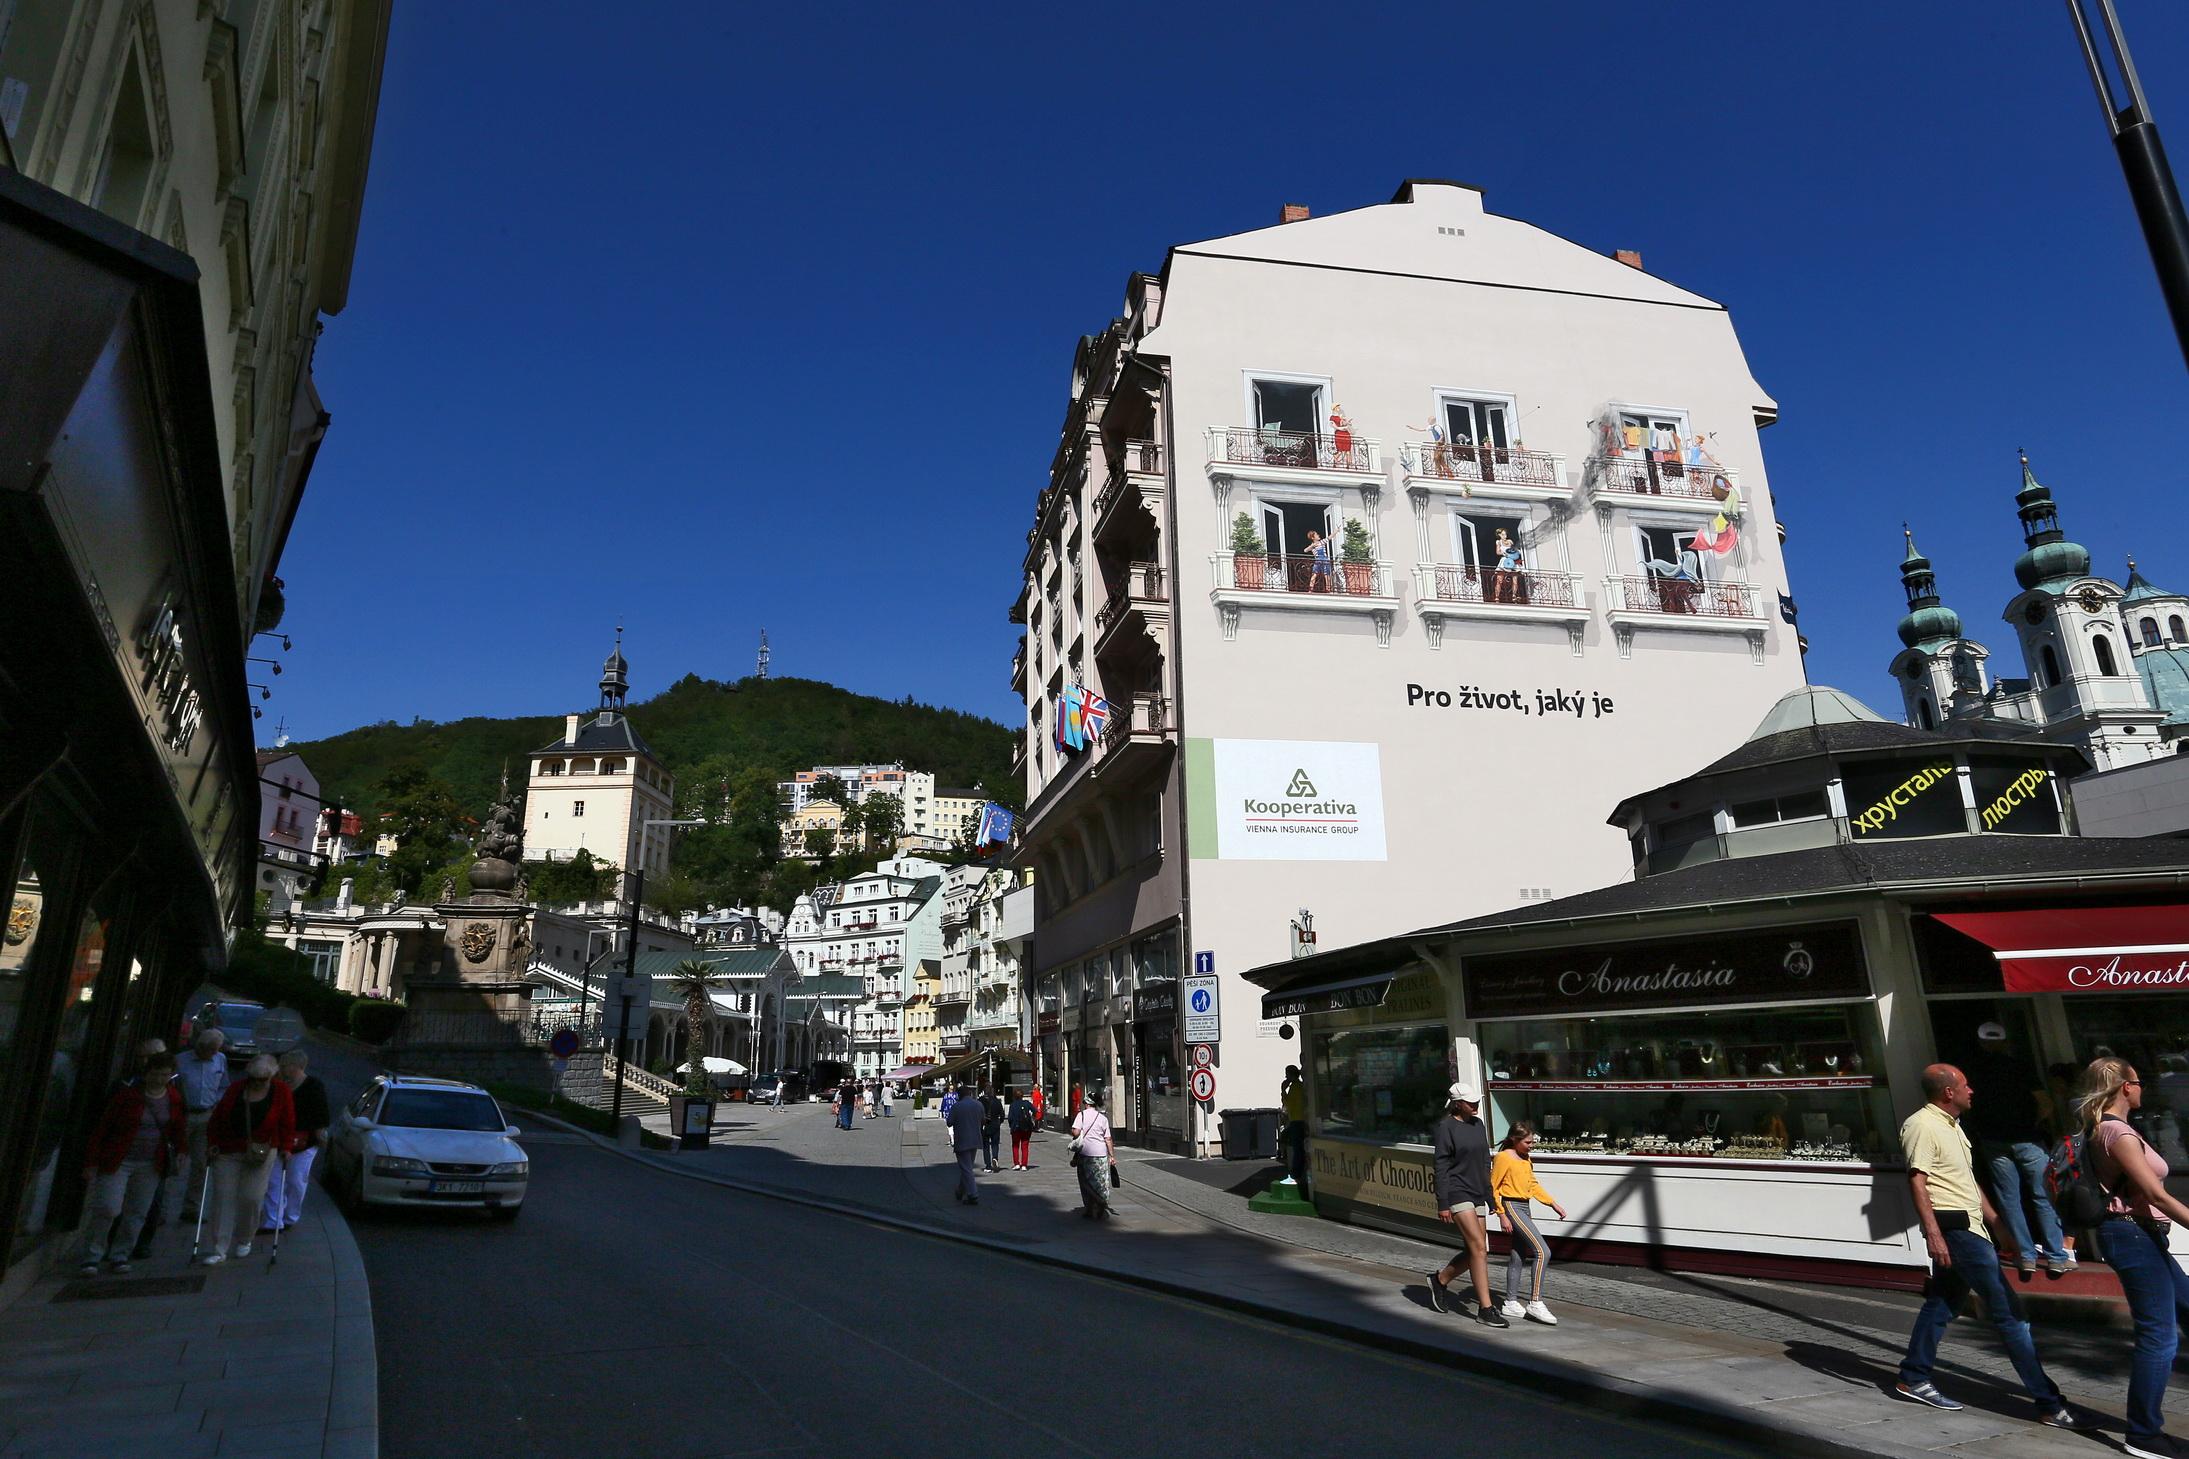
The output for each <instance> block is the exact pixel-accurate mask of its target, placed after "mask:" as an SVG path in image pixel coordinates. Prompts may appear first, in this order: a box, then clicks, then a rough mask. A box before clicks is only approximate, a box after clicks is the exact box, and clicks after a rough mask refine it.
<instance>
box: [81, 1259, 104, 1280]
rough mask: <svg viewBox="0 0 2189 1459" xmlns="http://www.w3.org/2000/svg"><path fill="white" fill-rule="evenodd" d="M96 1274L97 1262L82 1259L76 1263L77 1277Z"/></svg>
mask: <svg viewBox="0 0 2189 1459" xmlns="http://www.w3.org/2000/svg"><path fill="white" fill-rule="evenodd" d="M98 1274H99V1264H98V1263H97V1262H95V1261H83V1262H78V1263H77V1264H76V1275H77V1276H79V1277H95V1276H97V1275H98Z"/></svg>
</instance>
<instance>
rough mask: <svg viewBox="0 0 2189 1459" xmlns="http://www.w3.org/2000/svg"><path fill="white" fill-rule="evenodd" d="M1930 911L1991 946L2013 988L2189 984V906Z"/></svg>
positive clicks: (2148, 989)
mask: <svg viewBox="0 0 2189 1459" xmlns="http://www.w3.org/2000/svg"><path fill="white" fill-rule="evenodd" d="M1931 916H1932V918H1933V919H1935V920H1936V921H1938V922H1941V923H1943V924H1945V925H1946V926H1948V927H1951V928H1952V929H1953V930H1954V931H1956V932H1959V933H1961V934H1962V935H1963V936H1966V937H1973V938H1975V939H1976V940H1977V941H1978V942H1981V943H1983V944H1984V945H1985V946H1986V947H1988V948H1990V949H1991V951H1992V956H1993V957H1995V958H1997V959H1998V960H1999V973H2000V976H2001V977H2002V978H2004V979H2005V980H2006V987H2007V991H2008V992H2010V993H2168V992H2182V991H2185V990H2189V906H2185V905H2179V904H2177V905H2172V906H2159V907H2059V908H2047V909H2040V910H2036V911H2020V912H1933V913H1932V914H1931Z"/></svg>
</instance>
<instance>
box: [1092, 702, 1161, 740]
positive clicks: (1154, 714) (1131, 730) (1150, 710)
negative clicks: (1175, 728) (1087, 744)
mask: <svg viewBox="0 0 2189 1459" xmlns="http://www.w3.org/2000/svg"><path fill="white" fill-rule="evenodd" d="M1118 709H1122V710H1123V711H1124V712H1123V713H1118V712H1117V711H1116V710H1113V711H1112V712H1111V714H1110V718H1109V720H1108V722H1107V723H1105V724H1104V725H1103V726H1102V743H1103V745H1104V746H1105V747H1107V746H1110V745H1115V744H1121V743H1123V742H1124V741H1126V740H1128V739H1130V738H1132V737H1133V736H1134V735H1160V734H1164V733H1167V732H1168V731H1169V729H1170V727H1171V723H1170V717H1171V702H1170V700H1168V699H1166V698H1164V697H1163V696H1162V695H1160V694H1135V695H1133V696H1132V699H1131V700H1130V702H1129V703H1127V704H1124V705H1120V706H1118Z"/></svg>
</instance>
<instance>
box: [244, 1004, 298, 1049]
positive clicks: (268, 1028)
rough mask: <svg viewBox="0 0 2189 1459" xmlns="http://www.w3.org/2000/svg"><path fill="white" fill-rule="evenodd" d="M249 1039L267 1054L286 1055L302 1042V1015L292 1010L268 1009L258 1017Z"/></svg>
mask: <svg viewBox="0 0 2189 1459" xmlns="http://www.w3.org/2000/svg"><path fill="white" fill-rule="evenodd" d="M251 1037H252V1039H253V1040H254V1041H255V1042H256V1043H257V1044H258V1046H259V1047H260V1048H261V1049H263V1050H265V1051H266V1052H267V1053H269V1054H286V1053H287V1052H289V1050H291V1049H293V1048H295V1047H296V1046H297V1045H299V1044H301V1043H303V1042H304V1015H303V1014H301V1013H299V1012H297V1011H296V1010H295V1009H294V1008H269V1009H267V1010H266V1011H265V1012H264V1013H261V1014H260V1015H259V1016H258V1023H257V1024H256V1025H255V1026H254V1027H253V1028H252V1030H251Z"/></svg>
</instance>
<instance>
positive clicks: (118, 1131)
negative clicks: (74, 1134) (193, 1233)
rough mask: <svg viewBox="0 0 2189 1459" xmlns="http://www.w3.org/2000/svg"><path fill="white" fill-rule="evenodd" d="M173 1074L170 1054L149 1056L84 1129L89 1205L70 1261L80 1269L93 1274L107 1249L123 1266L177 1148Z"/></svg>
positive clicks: (178, 1105) (179, 1130)
mask: <svg viewBox="0 0 2189 1459" xmlns="http://www.w3.org/2000/svg"><path fill="white" fill-rule="evenodd" d="M174 1077H175V1056H174V1055H173V1054H169V1053H165V1052H162V1053H157V1054H152V1055H150V1056H148V1057H147V1058H146V1059H145V1061H144V1070H143V1073H142V1074H141V1075H140V1076H139V1077H138V1079H137V1082H136V1083H134V1084H124V1085H123V1086H122V1087H121V1088H119V1089H117V1090H115V1091H114V1093H113V1095H112V1096H111V1097H109V1098H108V1100H107V1102H106V1109H105V1110H104V1111H103V1112H101V1114H100V1115H99V1123H98V1126H97V1127H96V1128H95V1129H94V1130H93V1131H92V1132H91V1146H90V1148H89V1149H88V1150H86V1151H85V1152H84V1180H85V1181H86V1182H87V1183H88V1184H89V1185H90V1187H91V1198H90V1200H89V1202H88V1204H89V1206H90V1208H91V1210H90V1213H89V1216H88V1218H87V1220H86V1223H85V1227H84V1252H83V1258H82V1260H81V1261H80V1262H79V1263H78V1265H77V1268H76V1270H77V1271H79V1272H81V1273H82V1274H83V1275H84V1276H87V1277H90V1276H97V1275H98V1272H99V1263H100V1262H102V1261H104V1260H106V1255H107V1253H108V1252H110V1251H111V1252H114V1253H115V1257H114V1270H115V1271H117V1272H126V1271H128V1270H129V1249H130V1248H131V1247H132V1246H134V1245H135V1244H136V1241H137V1233H138V1232H139V1231H140V1230H142V1229H143V1227H144V1221H145V1217H146V1216H147V1215H148V1214H150V1212H151V1210H152V1202H153V1201H154V1200H155V1199H157V1198H158V1196H159V1191H160V1177H162V1176H164V1175H165V1174H167V1166H168V1162H169V1161H171V1160H175V1159H178V1158H179V1157H180V1156H181V1155H182V1134H183V1109H182V1091H181V1090H179V1089H177V1088H176V1087H175V1086H174V1084H173V1083H172V1082H171V1081H172V1080H173V1079H174Z"/></svg>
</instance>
